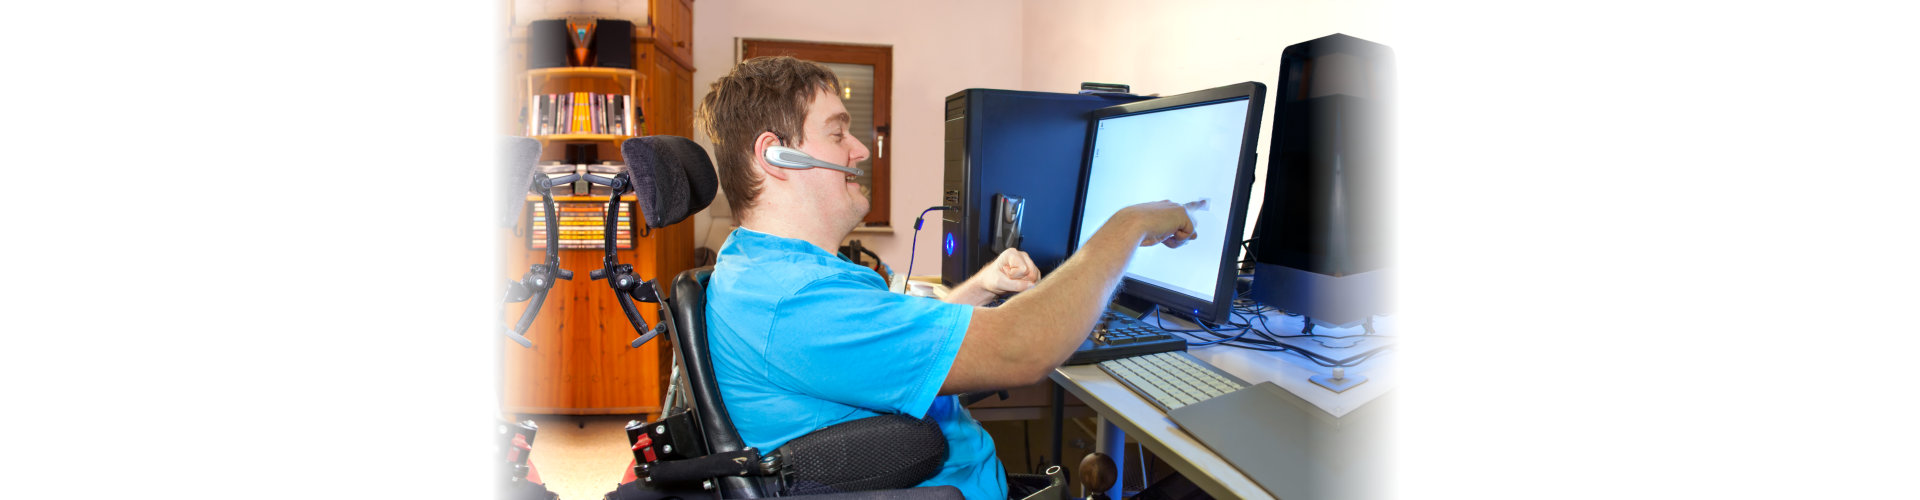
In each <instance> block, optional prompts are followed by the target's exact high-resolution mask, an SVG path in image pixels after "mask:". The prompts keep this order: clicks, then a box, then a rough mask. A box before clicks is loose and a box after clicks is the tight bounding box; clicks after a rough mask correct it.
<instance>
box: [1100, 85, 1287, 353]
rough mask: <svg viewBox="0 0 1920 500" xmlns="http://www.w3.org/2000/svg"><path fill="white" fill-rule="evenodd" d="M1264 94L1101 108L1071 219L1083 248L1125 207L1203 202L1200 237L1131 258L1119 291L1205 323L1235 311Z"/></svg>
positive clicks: (1231, 91) (1254, 90) (1234, 91)
mask: <svg viewBox="0 0 1920 500" xmlns="http://www.w3.org/2000/svg"><path fill="white" fill-rule="evenodd" d="M1265 93H1266V86H1264V85H1261V84H1259V83H1256V82H1246V83H1241V84H1236V85H1229V86H1225V87H1219V88H1213V89H1208V90H1203V91H1199V92H1192V93H1187V94H1181V95H1177V96H1171V97H1163V98H1160V99H1153V100H1148V101H1141V102H1138V103H1132V104H1125V105H1120V106H1114V107H1110V108H1103V109H1100V110H1096V111H1095V112H1094V114H1093V120H1092V121H1093V123H1092V126H1091V131H1090V133H1089V138H1090V140H1089V142H1088V151H1087V155H1086V157H1087V160H1086V166H1085V173H1084V175H1083V176H1082V177H1081V185H1080V196H1079V200H1080V203H1079V206H1078V207H1077V213H1076V215H1075V218H1076V221H1077V222H1076V224H1075V228H1074V245H1073V247H1074V248H1075V249H1078V248H1079V247H1080V245H1082V244H1085V243H1086V241H1087V239H1088V238H1091V237H1092V236H1093V233H1094V232H1095V231H1097V230H1099V229H1100V226H1101V225H1103V224H1106V222H1107V219H1109V218H1111V217H1113V215H1114V214H1115V213H1118V212H1119V211H1120V209H1122V208H1125V207H1127V206H1129V205H1135V204H1139V203H1146V202H1153V201H1160V200H1167V201H1172V202H1174V203H1187V202H1192V201H1195V200H1207V208H1206V209H1204V210H1199V211H1194V212H1193V213H1192V216H1193V222H1194V231H1195V233H1196V234H1197V235H1198V238H1197V239H1195V240H1194V241H1191V242H1188V243H1187V244H1186V245H1184V246H1181V247H1180V248H1167V247H1165V246H1160V245H1155V246H1152V247H1144V248H1140V249H1138V250H1136V251H1135V252H1134V256H1133V260H1132V261H1131V262H1130V263H1129V264H1128V265H1127V270H1126V274H1125V285H1124V286H1123V288H1122V292H1123V293H1125V294H1127V295H1131V296H1134V297H1138V298H1141V299H1145V300H1148V301H1150V302H1153V303H1155V304H1158V305H1160V306H1162V307H1165V308H1172V309H1173V310H1175V311H1177V312H1180V313H1183V314H1186V315H1188V316H1192V317H1195V318H1198V319H1202V320H1205V321H1209V322H1216V323H1217V322H1220V321H1222V320H1224V319H1225V318H1226V316H1227V314H1228V311H1229V310H1230V308H1231V307H1232V305H1233V291H1234V287H1233V281H1234V276H1235V273H1236V269H1237V267H1238V266H1237V265H1236V257H1238V256H1239V243H1240V235H1241V230H1242V227H1243V226H1242V225H1243V224H1244V222H1245V220H1246V212H1247V191H1248V186H1250V185H1251V184H1252V181H1253V165H1254V144H1255V138H1256V135H1257V134H1259V132H1260V111H1261V109H1262V108H1263V107H1264V106H1263V104H1264V100H1265V97H1266V96H1265Z"/></svg>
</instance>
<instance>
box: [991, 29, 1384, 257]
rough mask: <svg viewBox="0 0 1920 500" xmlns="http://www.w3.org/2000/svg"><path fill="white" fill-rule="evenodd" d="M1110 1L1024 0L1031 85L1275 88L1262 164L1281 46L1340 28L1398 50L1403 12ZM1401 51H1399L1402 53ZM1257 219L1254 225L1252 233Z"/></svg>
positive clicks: (1256, 194) (1257, 191)
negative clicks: (1249, 84)
mask: <svg viewBox="0 0 1920 500" xmlns="http://www.w3.org/2000/svg"><path fill="white" fill-rule="evenodd" d="M1113 5H1114V3H1113V2H1110V1H1104V2H1103V1H1093V0H1047V1H1030V2H1025V3H1023V4H1022V6H1023V9H1022V10H1023V12H1024V20H1023V21H1022V23H1023V24H1022V28H1023V31H1024V32H1025V33H1026V36H1025V38H1026V41H1025V44H1024V45H1023V46H1022V47H1021V49H1022V50H1023V51H1024V52H1025V53H1026V62H1025V64H1024V65H1022V67H1021V78H1020V84H1021V85H1022V86H1023V87H1024V88H1028V89H1058V88H1074V87H1076V86H1078V85H1079V84H1080V82H1084V81H1093V82H1110V83H1124V84H1129V85H1132V86H1133V91H1134V92H1135V93H1139V94H1155V93H1157V94H1160V95H1174V94H1181V93H1186V92H1192V91H1195V90H1202V89H1206V88H1211V87H1218V86H1221V85H1227V84H1231V83H1238V82H1246V81H1253V82H1260V83H1264V84H1266V85H1267V92H1268V96H1267V102H1266V110H1265V111H1263V112H1262V113H1261V123H1260V143H1259V145H1258V146H1257V147H1258V148H1259V154H1260V156H1259V159H1258V161H1259V162H1260V163H1259V164H1260V165H1263V166H1264V165H1265V164H1266V158H1267V138H1268V137H1271V136H1272V133H1273V116H1272V115H1273V95H1272V92H1273V91H1274V86H1275V85H1276V81H1277V80H1278V79H1279V75H1280V52H1281V51H1282V50H1285V49H1286V48H1287V46H1288V45H1292V44H1295V43H1300V42H1304V41H1307V40H1311V39H1314V38H1319V37H1322V36H1326V35H1329V34H1333V33H1346V34H1348V35H1352V36H1355V37H1359V38H1363V39H1367V40H1371V41H1375V42H1379V43H1383V44H1386V45H1387V46H1389V47H1394V48H1395V49H1396V50H1398V49H1399V46H1398V45H1396V43H1395V40H1396V39H1395V37H1394V36H1393V35H1394V32H1395V30H1394V29H1392V28H1391V26H1392V23H1394V22H1395V21H1396V20H1397V18H1396V17H1395V16H1394V15H1393V14H1392V12H1390V11H1389V10H1388V9H1387V8H1386V7H1387V2H1381V1H1351V2H1323V1H1286V2H1275V1H1210V2H1158V3H1154V4H1152V5H1153V6H1155V8H1152V9H1121V8H1113ZM1396 55H1397V53H1396ZM1265 182H1266V179H1265V178H1264V177H1261V178H1258V179H1256V183H1255V185H1254V189H1253V195H1252V199H1251V200H1250V203H1249V205H1248V206H1249V207H1250V211H1251V210H1258V209H1259V206H1260V202H1261V200H1262V199H1263V198H1264V196H1263V195H1264V194H1265V192H1264V190H1263V188H1262V186H1265ZM1252 231H1253V224H1251V223H1249V224H1247V233H1248V234H1249V235H1251V234H1252Z"/></svg>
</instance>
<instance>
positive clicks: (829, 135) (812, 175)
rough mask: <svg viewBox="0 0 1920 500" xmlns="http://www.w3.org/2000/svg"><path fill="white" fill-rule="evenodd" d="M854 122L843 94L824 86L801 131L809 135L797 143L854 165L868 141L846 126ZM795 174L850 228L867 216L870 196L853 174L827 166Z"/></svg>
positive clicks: (832, 159) (824, 157)
mask: <svg viewBox="0 0 1920 500" xmlns="http://www.w3.org/2000/svg"><path fill="white" fill-rule="evenodd" d="M852 124H853V115H850V114H847V106H846V104H843V103H841V102H840V96H837V95H833V94H831V93H828V92H827V91H825V90H819V91H815V92H814V95H813V103H812V104H810V105H808V106H807V118H806V122H805V124H804V125H803V126H802V127H803V130H802V131H801V133H802V135H804V136H805V137H806V138H805V140H804V141H802V142H801V144H799V145H798V146H796V147H797V148H798V149H800V151H802V152H805V153H807V154H808V155H811V156H813V157H814V158H819V159H821V160H826V161H829V162H832V163H837V164H840V165H842V166H853V165H854V164H856V163H859V162H861V161H863V160H866V159H867V155H868V151H867V145H865V144H861V143H860V139H858V138H855V137H854V136H853V133H852V132H851V131H849V130H847V129H848V127H849V126H851V125H852ZM794 174H795V175H797V176H799V178H800V182H799V183H800V184H801V186H802V189H804V190H806V191H807V193H808V197H809V198H810V199H813V200H814V201H815V202H816V206H817V207H819V208H821V209H824V210H826V211H827V215H828V216H830V217H833V218H834V219H835V220H842V221H844V222H846V224H847V228H848V229H849V230H851V229H852V228H853V226H854V225H856V224H858V223H859V222H860V220H861V219H863V218H865V217H866V216H867V210H868V208H869V207H868V205H867V196H866V195H865V194H863V193H861V192H860V184H858V183H856V182H855V181H854V178H853V177H852V176H849V175H847V174H846V173H844V172H838V171H834V170H829V169H824V168H814V169H808V170H800V171H796V172H794Z"/></svg>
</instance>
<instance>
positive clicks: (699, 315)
mask: <svg viewBox="0 0 1920 500" xmlns="http://www.w3.org/2000/svg"><path fill="white" fill-rule="evenodd" d="M712 276H713V267H712V266H708V267H702V268H698V269H688V270H686V271H685V272H682V273H680V275H679V276H676V277H674V278H673V295H671V296H669V298H668V299H667V303H668V304H671V307H670V309H671V310H672V311H673V328H672V330H673V345H674V346H676V347H677V348H679V349H680V367H681V368H682V369H685V370H686V371H687V373H686V381H687V387H688V389H689V391H688V392H690V393H691V394H688V395H687V398H688V400H690V401H691V402H692V403H693V405H692V406H693V411H694V413H695V414H697V415H699V417H700V418H699V421H700V427H701V429H700V430H701V431H702V432H703V433H705V434H706V436H707V447H708V449H709V451H710V452H712V453H724V452H729V451H739V450H742V449H745V448H746V444H745V443H743V442H742V441H741V440H740V432H739V431H738V430H736V429H734V428H733V417H731V416H729V415H727V405H726V401H725V400H724V399H722V398H721V397H720V383H719V382H718V381H717V380H716V379H714V373H713V357H712V355H710V354H708V353H709V352H710V351H709V350H708V348H707V279H708V278H711V277H712ZM761 451H762V452H765V451H767V450H761ZM717 486H719V493H720V497H721V498H760V497H761V494H760V492H761V488H762V487H763V485H762V484H761V482H760V481H759V480H756V479H749V478H744V477H726V478H722V479H721V480H720V484H718V485H717Z"/></svg>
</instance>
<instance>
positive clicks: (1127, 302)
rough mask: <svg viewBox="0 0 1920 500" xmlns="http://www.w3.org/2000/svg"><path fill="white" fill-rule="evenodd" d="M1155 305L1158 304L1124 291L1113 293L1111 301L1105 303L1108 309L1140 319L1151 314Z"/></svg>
mask: <svg viewBox="0 0 1920 500" xmlns="http://www.w3.org/2000/svg"><path fill="white" fill-rule="evenodd" d="M1157 306H1158V305H1157V304H1154V303H1153V302H1152V301H1149V300H1146V299H1142V298H1139V297H1133V296H1130V295H1127V294H1125V293H1119V294H1114V296H1113V302H1108V303H1107V309H1108V310H1110V311H1113V312H1117V313H1120V314H1125V315H1127V316H1128V317H1131V318H1133V319H1141V318H1144V317H1146V316H1147V315H1148V314H1153V309H1154V308H1155V307H1157Z"/></svg>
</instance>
